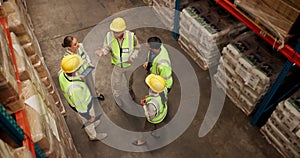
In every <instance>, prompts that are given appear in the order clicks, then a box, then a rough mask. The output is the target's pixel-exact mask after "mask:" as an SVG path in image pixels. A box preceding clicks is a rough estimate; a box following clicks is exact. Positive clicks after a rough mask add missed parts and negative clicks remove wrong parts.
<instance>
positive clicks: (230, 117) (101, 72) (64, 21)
mask: <svg viewBox="0 0 300 158" xmlns="http://www.w3.org/2000/svg"><path fill="white" fill-rule="evenodd" d="M26 2H27V6H28V12H29V15H30V16H31V19H32V22H33V25H34V31H35V35H36V36H37V38H38V40H39V42H40V46H41V49H42V53H43V55H44V60H45V62H46V64H47V66H48V69H49V72H50V74H51V75H52V77H53V80H54V81H55V84H56V86H57V88H58V90H59V85H58V80H57V72H58V71H59V69H60V67H59V65H60V61H61V58H62V56H63V54H64V49H63V48H62V47H61V43H62V41H63V38H64V37H65V36H66V35H72V36H75V37H77V38H78V40H79V41H84V43H85V44H86V45H85V46H86V49H87V51H88V52H89V54H90V56H91V58H92V61H93V63H94V64H95V65H97V67H96V71H95V76H96V77H95V80H96V84H95V87H96V89H97V90H98V91H100V92H101V93H102V94H104V95H105V97H106V100H105V101H103V102H100V105H101V108H99V107H97V111H102V112H103V113H105V115H104V117H102V123H101V125H100V126H98V127H97V131H99V132H107V133H108V137H107V138H106V139H105V140H104V141H103V142H101V141H89V139H88V137H87V135H86V134H85V132H84V130H82V129H81V124H80V122H79V121H78V119H77V117H76V115H75V113H74V112H73V111H71V109H70V108H69V107H68V106H67V104H65V107H66V111H67V113H66V117H65V119H66V122H67V124H68V127H69V129H70V132H71V135H72V137H73V140H74V143H75V145H76V147H77V150H78V152H80V154H81V155H82V157H84V158H93V157H102V158H106V157H113V158H114V157H116V158H117V157H122V158H133V157H145V158H148V157H165V158H169V157H170V158H171V157H172V158H182V157H205V158H212V157H213V158H217V157H222V158H223V157H244V158H253V157H259V158H269V157H272V158H276V157H281V156H280V154H279V153H278V152H277V151H276V150H275V149H274V148H273V147H272V146H271V145H269V144H268V143H267V141H266V140H265V139H264V138H263V136H262V134H261V133H260V132H259V128H257V127H253V126H251V125H250V123H249V122H250V118H251V117H247V116H246V115H245V114H244V113H243V112H242V111H241V110H240V109H239V108H237V107H236V106H235V105H234V104H233V103H232V102H231V101H230V100H229V98H227V97H226V100H225V102H224V106H223V109H222V111H221V114H220V116H218V110H220V108H222V107H219V108H217V107H214V109H210V110H209V111H210V115H209V113H208V114H207V115H209V117H208V121H206V122H205V123H204V125H202V123H203V120H204V119H205V117H207V116H206V113H207V110H208V109H209V108H208V107H209V104H210V102H211V98H212V96H213V95H211V87H212V85H211V77H210V74H209V71H203V70H202V69H200V68H199V67H198V66H197V65H196V64H195V63H194V62H193V60H192V59H191V58H190V57H188V55H186V54H185V53H184V51H183V50H182V49H181V48H180V46H179V45H178V43H177V41H175V40H174V38H173V34H172V32H170V31H167V30H163V29H160V28H155V27H147V26H145V27H139V26H132V28H135V29H134V30H133V31H134V32H135V33H136V35H137V37H138V39H139V41H140V43H141V44H145V41H146V40H147V38H148V37H150V36H159V37H161V39H162V41H163V42H164V43H165V44H166V45H168V46H171V47H173V48H174V49H176V50H177V51H179V52H183V55H184V56H185V59H184V60H186V61H189V63H190V65H191V66H192V67H193V69H194V72H195V75H196V84H195V85H194V86H195V87H194V88H196V89H197V90H198V91H196V93H194V92H193V88H191V89H188V91H184V90H185V89H186V87H184V84H183V83H182V82H180V81H181V78H182V74H181V73H183V72H179V73H176V72H175V73H174V78H175V81H174V86H173V89H172V91H171V93H170V94H169V102H168V105H169V110H170V111H169V119H168V120H169V121H171V118H175V117H180V116H177V115H175V114H176V112H179V111H184V110H182V109H181V108H183V109H189V110H190V111H187V113H186V115H188V116H185V117H183V118H181V119H182V120H179V121H177V122H178V123H177V124H176V123H175V126H172V127H170V126H168V127H169V129H170V128H171V131H169V132H167V134H171V133H172V134H174V133H175V134H177V135H176V136H174V140H170V139H169V138H168V139H163V138H160V139H161V140H153V139H151V138H148V139H149V142H148V143H147V145H146V146H142V147H135V146H133V145H132V144H131V142H132V141H133V140H134V138H135V136H136V135H134V134H132V133H131V132H130V131H140V129H141V127H142V125H143V121H144V118H140V117H135V116H132V115H130V114H127V113H126V112H124V111H122V110H121V109H120V108H119V107H118V106H117V105H116V104H115V102H114V100H113V97H112V92H111V86H110V85H111V84H110V76H111V71H112V66H111V65H110V56H104V57H101V58H99V57H97V56H95V54H93V53H92V52H93V51H94V50H95V49H96V48H97V47H101V45H102V41H103V38H104V34H103V32H105V31H107V30H108V26H109V25H108V24H109V21H108V20H105V19H106V18H108V17H109V16H111V15H113V14H119V13H120V12H121V13H120V14H119V15H121V16H122V15H123V17H124V18H125V19H126V21H127V22H128V26H131V25H134V24H133V22H134V20H138V21H140V22H143V20H144V21H147V20H149V19H148V18H153V17H155V15H154V13H153V12H147V15H145V14H142V13H139V12H137V13H136V14H129V13H128V12H130V11H128V10H126V9H133V8H136V7H142V6H145V4H144V2H143V1H142V0H122V1H118V0H111V1H104V0H103V1H101V0H97V1H95V0H52V1H48V0H39V1H34V0H26ZM110 18H111V17H110ZM103 20H104V21H103ZM131 21H133V22H132V23H131ZM99 22H103V23H102V24H103V26H105V27H103V26H101V27H100V26H99V24H98V23H99ZM135 24H136V23H135ZM155 24H157V25H161V26H162V24H161V22H160V21H159V20H157V21H155ZM155 26H156V25H155ZM99 32H100V33H99ZM98 35H101V36H98ZM100 41H101V42H100ZM169 53H170V56H171V60H172V59H173V60H174V61H175V60H176V58H175V57H174V56H175V55H174V54H175V53H173V52H171V51H169ZM145 54H146V49H145V47H142V49H141V52H140V56H139V59H140V60H144V57H145ZM179 56H180V55H179ZM176 57H177V56H176ZM173 60H172V64H173V66H174V67H175V68H176V67H179V69H180V67H181V68H182V67H184V66H183V64H184V60H183V61H182V63H180V62H174V61H173ZM177 61H178V60H177ZM95 62H96V63H95ZM138 66H139V65H137V69H136V70H135V71H134V75H133V79H134V85H133V88H134V91H135V94H136V101H137V100H139V99H141V98H142V97H143V96H144V95H145V94H146V91H147V88H146V86H145V84H144V83H143V79H144V76H145V75H144V74H145V73H144V71H143V70H142V69H141V67H140V66H139V67H138ZM175 68H174V69H175ZM185 68H186V69H187V70H188V67H184V68H183V69H185ZM211 71H212V70H211ZM193 74H194V73H193ZM192 77H193V75H191V76H184V77H183V78H184V79H185V80H188V81H189V80H191V82H192ZM179 82H180V84H179ZM184 82H185V81H184ZM197 84H198V85H199V88H198V86H197ZM188 86H190V85H188ZM192 87H193V85H192ZM189 90H190V91H189ZM182 92H183V93H182ZM197 94H201V95H200V98H199V100H198V99H197V98H198V97H199V95H197ZM218 94H219V93H218ZM196 95H197V96H196ZM220 95H222V94H221V93H220ZM180 96H185V98H180ZM61 97H63V96H62V95H61ZM62 100H63V102H64V103H66V102H65V100H64V99H63V98H62ZM195 100H196V101H197V102H196V104H194V103H193V102H194V101H195ZM220 100H221V101H222V97H220ZM222 105H223V104H222ZM135 106H137V105H136V104H135V105H133V106H132V107H134V108H136V109H138V107H135ZM139 108H140V107H139ZM193 108H194V109H193ZM214 110H215V113H214V112H213V114H215V115H212V113H211V112H212V111H214ZM125 111H126V110H125ZM194 115H195V117H193V116H194ZM191 117H192V118H191ZM189 119H190V120H189ZM173 120H175V119H172V121H173ZM214 120H217V122H216V124H215V125H214V126H213V128H212V129H211V130H210V131H209V127H210V125H213V124H214ZM113 123H114V124H115V125H116V126H119V127H121V128H122V129H127V130H126V132H127V133H126V132H124V133H120V132H119V128H115V127H114V128H112V127H111V126H110V124H113ZM201 125H202V126H201ZM200 127H206V131H209V132H208V133H207V134H205V133H204V134H203V133H202V134H203V137H199V136H198V132H199V129H200ZM185 128H187V129H186V130H185ZM115 129H118V131H116V130H115ZM182 129H183V130H182ZM207 129H208V130H207ZM204 130H205V129H204ZM128 131H129V132H128ZM176 132H177V133H176ZM128 133H129V134H128ZM127 134H128V135H127ZM165 134H166V133H165ZM163 136H165V135H162V137H163ZM163 141H165V142H163ZM153 144H154V145H155V146H153ZM152 149H155V150H152Z"/></svg>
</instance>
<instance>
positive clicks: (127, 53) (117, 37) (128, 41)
mask: <svg viewBox="0 0 300 158" xmlns="http://www.w3.org/2000/svg"><path fill="white" fill-rule="evenodd" d="M110 30H111V31H109V32H107V34H106V37H105V40H104V44H103V48H99V49H98V50H97V51H96V53H97V55H98V56H102V55H106V54H108V53H110V54H111V63H112V65H114V69H113V73H112V75H113V81H112V82H113V83H112V88H113V95H114V97H115V98H116V99H117V104H120V102H119V101H118V98H119V96H120V91H121V79H122V74H123V73H124V74H125V76H126V78H127V79H129V78H130V76H129V75H130V73H129V72H130V66H131V64H132V63H133V61H134V59H135V58H137V55H138V52H139V49H140V46H139V43H138V39H137V38H136V36H135V34H134V33H133V32H131V31H129V30H126V22H125V20H124V19H123V18H121V17H117V18H115V19H114V20H113V21H112V22H111V24H110ZM125 83H127V82H125ZM132 83H133V80H129V92H130V93H131V94H132V95H134V94H133V91H132V86H131V85H132Z"/></svg>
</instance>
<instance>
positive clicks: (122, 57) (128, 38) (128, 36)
mask: <svg viewBox="0 0 300 158" xmlns="http://www.w3.org/2000/svg"><path fill="white" fill-rule="evenodd" d="M106 42H107V46H108V47H110V48H111V49H112V53H111V56H112V58H111V63H112V64H113V65H116V66H119V67H121V68H126V67H129V66H131V63H130V61H129V58H130V56H131V55H132V53H133V51H134V33H133V32H130V31H128V30H126V31H125V32H124V39H123V41H122V45H121V47H120V45H119V41H118V39H116V38H115V37H114V33H113V32H112V31H110V32H108V33H107V35H106Z"/></svg>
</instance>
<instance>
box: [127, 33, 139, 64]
mask: <svg viewBox="0 0 300 158" xmlns="http://www.w3.org/2000/svg"><path fill="white" fill-rule="evenodd" d="M133 37H134V49H133V53H132V55H131V56H130V59H131V60H132V61H133V60H134V59H135V58H137V56H138V54H139V51H140V48H141V46H140V44H139V41H138V39H137V37H136V35H134V36H133Z"/></svg>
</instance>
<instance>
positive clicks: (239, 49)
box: [214, 32, 284, 115]
mask: <svg viewBox="0 0 300 158" xmlns="http://www.w3.org/2000/svg"><path fill="white" fill-rule="evenodd" d="M257 38H258V37H257V36H256V35H255V34H254V33H253V32H245V33H243V34H241V35H240V36H238V37H237V38H236V39H234V40H233V41H231V42H230V43H229V44H228V45H227V46H226V47H224V48H223V50H222V58H221V60H220V64H219V66H218V71H217V73H216V74H215V76H214V78H215V80H216V82H217V85H219V87H222V88H223V89H226V92H227V96H228V97H229V98H230V99H231V100H232V101H233V102H234V103H235V105H236V106H237V107H239V108H240V109H241V110H242V111H243V112H244V113H245V114H246V115H250V114H251V113H252V112H253V110H254V109H255V107H256V106H257V105H258V103H259V102H260V101H261V99H262V98H263V96H264V95H265V93H266V92H267V90H268V89H269V87H270V85H271V84H272V83H273V82H274V81H275V79H276V77H277V76H278V74H279V73H280V70H281V68H282V66H283V65H284V61H282V60H280V58H278V56H274V54H273V53H274V51H273V50H269V49H268V45H267V43H265V45H264V44H263V42H259V39H257ZM224 75H225V76H224ZM225 79H226V80H225ZM224 87H225V88H224Z"/></svg>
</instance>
